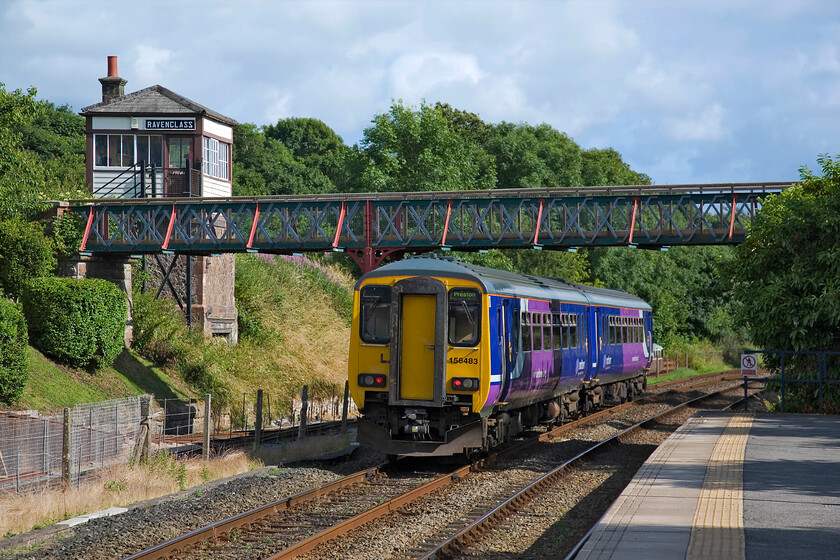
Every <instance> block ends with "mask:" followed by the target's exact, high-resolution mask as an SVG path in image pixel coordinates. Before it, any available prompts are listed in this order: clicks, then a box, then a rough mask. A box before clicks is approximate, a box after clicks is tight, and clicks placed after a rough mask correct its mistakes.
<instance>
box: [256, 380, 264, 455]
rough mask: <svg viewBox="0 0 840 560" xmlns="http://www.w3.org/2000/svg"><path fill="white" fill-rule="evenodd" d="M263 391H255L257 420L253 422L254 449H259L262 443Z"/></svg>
mask: <svg viewBox="0 0 840 560" xmlns="http://www.w3.org/2000/svg"><path fill="white" fill-rule="evenodd" d="M262 408H263V390H262V389H257V419H256V420H255V421H254V449H259V447H260V444H261V443H262V430H263V417H262Z"/></svg>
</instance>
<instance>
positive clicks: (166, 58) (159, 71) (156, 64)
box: [132, 44, 180, 87]
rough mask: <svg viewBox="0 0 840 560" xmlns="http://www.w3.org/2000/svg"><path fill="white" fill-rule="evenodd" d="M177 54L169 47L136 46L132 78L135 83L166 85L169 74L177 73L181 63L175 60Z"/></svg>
mask: <svg viewBox="0 0 840 560" xmlns="http://www.w3.org/2000/svg"><path fill="white" fill-rule="evenodd" d="M175 60H176V54H175V52H173V51H171V50H169V49H161V48H158V47H154V46H152V45H146V44H140V45H137V46H136V47H134V67H133V69H132V78H134V81H135V83H141V84H142V83H151V84H160V85H163V86H164V87H166V86H165V85H164V83H163V82H165V81H167V80H166V78H167V77H168V76H173V75H177V74H178V72H179V70H180V65H179V64H178V63H177V62H175Z"/></svg>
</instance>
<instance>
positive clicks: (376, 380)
mask: <svg viewBox="0 0 840 560" xmlns="http://www.w3.org/2000/svg"><path fill="white" fill-rule="evenodd" d="M387 384H388V376H387V375H382V374H381V373H360V374H359V387H385V386H386V385H387Z"/></svg>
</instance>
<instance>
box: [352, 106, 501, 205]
mask: <svg viewBox="0 0 840 560" xmlns="http://www.w3.org/2000/svg"><path fill="white" fill-rule="evenodd" d="M372 122H373V126H371V127H369V128H366V129H365V131H364V138H363V139H362V142H361V147H360V148H359V152H360V154H361V155H362V156H363V157H364V158H365V162H366V163H365V168H364V170H363V171H362V173H361V178H360V186H361V187H362V189H363V190H366V191H455V190H471V189H490V188H492V187H493V186H494V184H495V173H494V172H493V170H492V169H488V168H487V167H486V166H483V165H482V162H481V158H480V157H478V156H479V154H478V153H477V152H476V150H475V147H474V146H473V145H471V144H469V143H468V142H465V141H464V138H462V137H461V136H460V135H459V134H458V132H456V130H455V129H454V128H453V127H452V126H451V124H450V122H449V120H447V118H446V117H445V116H444V114H443V111H442V109H440V108H432V107H430V106H429V105H427V104H426V103H425V101H424V102H423V103H421V105H420V107H419V108H418V109H414V108H412V107H409V106H405V105H403V103H402V101H396V102H394V103H392V104H391V109H390V111H388V112H387V113H383V114H379V115H376V116H375V117H374V118H373V121H372Z"/></svg>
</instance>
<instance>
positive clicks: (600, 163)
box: [580, 148, 650, 187]
mask: <svg viewBox="0 0 840 560" xmlns="http://www.w3.org/2000/svg"><path fill="white" fill-rule="evenodd" d="M581 157H582V160H581V164H582V165H581V172H580V174H581V181H582V182H583V184H584V185H586V186H588V187H591V186H612V185H649V184H650V177H648V176H647V175H645V174H644V173H637V172H635V171H633V170H632V169H630V166H629V165H628V164H627V163H625V162H624V161H623V160H622V159H621V154H619V153H618V152H617V151H615V150H613V149H612V148H605V149H603V150H599V149H595V148H593V149H591V150H584V151H583V152H581Z"/></svg>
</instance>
